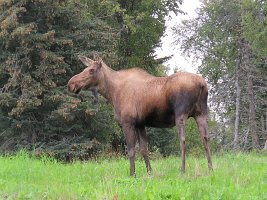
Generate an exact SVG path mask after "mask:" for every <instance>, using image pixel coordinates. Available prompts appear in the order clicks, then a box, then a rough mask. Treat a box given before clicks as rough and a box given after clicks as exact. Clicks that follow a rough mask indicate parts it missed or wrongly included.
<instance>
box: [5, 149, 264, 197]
mask: <svg viewBox="0 0 267 200" xmlns="http://www.w3.org/2000/svg"><path fill="white" fill-rule="evenodd" d="M213 163H214V171H213V172H209V170H208V167H207V162H206V159H205V158H204V157H203V158H195V157H190V156H189V157H188V158H187V171H186V173H185V174H181V173H180V172H179V166H180V159H179V158H177V157H169V158H162V159H156V160H153V161H152V167H153V170H154V172H153V175H147V174H146V169H145V164H144V162H143V161H142V160H141V159H138V160H137V163H136V173H137V177H136V178H132V177H129V163H128V160H127V159H126V158H116V159H115V158H110V159H100V160H99V161H88V162H78V161H77V162H74V163H71V164H62V163H59V162H57V161H55V160H53V159H49V158H42V159H39V160H38V159H33V158H30V157H29V155H28V154H26V153H23V152H22V153H19V154H18V155H16V156H12V157H4V156H2V157H0V199H64V200H65V199H114V200H118V199H131V200H132V199H151V200H152V199H227V200H229V199H242V200H245V199H259V200H262V199H267V155H266V154H256V153H251V154H244V153H237V154H234V153H231V154H221V155H217V156H216V155H215V156H213Z"/></svg>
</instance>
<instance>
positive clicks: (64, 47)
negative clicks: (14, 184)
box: [0, 0, 117, 145]
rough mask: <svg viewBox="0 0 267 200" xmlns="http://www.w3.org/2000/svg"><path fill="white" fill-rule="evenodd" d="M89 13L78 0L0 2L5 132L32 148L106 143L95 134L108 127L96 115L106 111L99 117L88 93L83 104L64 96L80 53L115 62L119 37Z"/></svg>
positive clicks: (78, 66)
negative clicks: (76, 139) (82, 138)
mask: <svg viewBox="0 0 267 200" xmlns="http://www.w3.org/2000/svg"><path fill="white" fill-rule="evenodd" d="M92 2H94V1H92ZM92 9H93V8H92ZM88 12H91V11H90V9H89V8H88V7H85V6H84V5H83V4H82V3H81V2H79V1H74V0H73V1H67V0H66V1H64V0H56V1H55V0H36V1H32V0H14V1H6V0H1V1H0V48H1V55H0V77H1V82H0V88H1V92H0V106H1V115H2V116H1V118H3V119H4V120H5V122H6V123H5V124H6V126H5V127H0V128H2V130H6V131H7V132H9V133H16V134H17V135H18V138H19V140H25V141H27V142H31V143H32V145H33V144H34V145H36V142H37V141H39V140H40V139H42V142H44V141H47V140H53V137H59V138H61V139H62V138H63V137H67V136H68V135H72V136H73V135H82V134H83V135H87V136H90V137H91V139H92V138H97V139H100V140H101V139H102V141H103V140H104V139H105V140H106V138H108V137H104V136H103V135H104V133H105V132H103V135H100V134H99V135H96V134H95V132H94V131H97V130H96V129H98V127H99V123H101V125H102V124H104V123H103V122H101V121H99V120H97V119H98V118H99V117H98V114H99V115H100V113H101V112H104V114H105V113H106V111H103V110H102V109H101V108H98V110H100V112H96V106H94V105H92V103H90V102H92V100H91V97H90V95H89V94H85V95H84V97H83V99H82V100H80V99H77V98H76V97H72V96H70V94H69V93H67V91H66V84H67V81H68V79H69V78H70V77H71V76H72V75H73V74H75V73H78V72H79V71H81V69H82V65H81V64H80V63H79V62H78V61H77V55H78V54H90V52H94V51H97V52H98V53H100V54H102V55H105V57H106V58H107V59H109V58H110V60H111V62H112V59H111V58H113V59H114V54H115V53H114V52H115V50H114V47H115V46H116V45H115V44H116V38H117V37H116V35H117V33H116V32H115V31H114V30H113V29H112V28H111V27H110V26H109V25H108V24H107V23H106V22H105V21H102V20H98V19H94V18H93V17H92V16H90V15H88ZM92 13H93V12H92ZM88 102H89V103H88ZM101 110H102V111H101ZM101 114H102V113H101ZM109 116H110V113H106V114H105V115H104V116H103V118H104V119H105V120H106V118H108V117H109ZM94 120H95V121H96V122H97V123H93V121H94ZM1 124H2V123H1ZM108 126H113V125H112V124H108ZM101 133H102V132H101ZM8 137H10V135H7V137H6V138H8ZM51 138H52V139H51ZM103 138H104V139H103ZM5 141H6V140H2V142H5ZM20 142H21V141H18V140H16V141H15V142H13V143H14V145H16V143H20ZM39 142H40V141H39ZM40 145H41V144H40Z"/></svg>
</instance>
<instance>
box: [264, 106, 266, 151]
mask: <svg viewBox="0 0 267 200" xmlns="http://www.w3.org/2000/svg"><path fill="white" fill-rule="evenodd" d="M265 123H266V125H265V137H266V141H265V145H264V150H267V109H266V118H265Z"/></svg>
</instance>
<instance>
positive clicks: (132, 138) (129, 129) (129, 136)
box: [122, 124, 137, 176]
mask: <svg viewBox="0 0 267 200" xmlns="http://www.w3.org/2000/svg"><path fill="white" fill-rule="evenodd" d="M122 129H123V133H124V135H125V139H126V144H127V152H128V157H129V160H130V176H134V175H135V144H136V139H137V132H136V129H135V127H134V126H133V125H130V124H127V125H122Z"/></svg>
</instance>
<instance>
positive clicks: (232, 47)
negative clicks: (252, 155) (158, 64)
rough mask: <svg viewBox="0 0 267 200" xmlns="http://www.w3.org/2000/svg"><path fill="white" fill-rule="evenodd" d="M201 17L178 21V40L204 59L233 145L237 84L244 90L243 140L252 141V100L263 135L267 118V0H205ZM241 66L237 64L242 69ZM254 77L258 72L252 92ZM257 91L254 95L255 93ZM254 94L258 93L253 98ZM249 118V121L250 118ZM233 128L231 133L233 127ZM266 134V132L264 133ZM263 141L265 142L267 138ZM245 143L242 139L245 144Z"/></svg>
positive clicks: (213, 105) (205, 73)
mask: <svg viewBox="0 0 267 200" xmlns="http://www.w3.org/2000/svg"><path fill="white" fill-rule="evenodd" d="M197 14H198V15H197V17H196V18H193V19H190V20H185V21H183V24H182V25H180V26H176V27H174V29H173V31H174V35H175V37H176V43H177V44H179V45H180V46H181V50H182V51H183V52H184V54H185V55H187V56H190V55H194V56H196V57H197V59H199V60H201V65H200V66H199V68H198V69H199V71H200V73H201V74H203V76H205V78H206V79H207V80H208V83H209V84H211V87H210V90H209V91H210V96H209V100H210V103H211V108H212V110H214V111H215V112H216V118H217V120H218V121H220V123H221V124H222V126H223V127H225V129H228V130H223V129H221V130H220V133H218V135H223V134H225V133H226V132H229V135H231V136H230V137H229V138H227V140H224V139H226V138H224V136H226V137H228V136H229V135H228V134H226V135H224V136H222V137H221V141H222V142H223V141H227V142H226V143H224V145H226V146H228V145H229V143H228V141H229V142H230V143H231V141H233V132H234V128H233V126H234V120H235V111H236V96H237V93H236V91H237V85H236V82H235V81H236V80H238V87H239V88H240V89H241V95H240V105H241V106H240V107H241V110H240V119H237V120H240V132H239V135H238V136H239V137H240V138H242V139H240V142H243V144H245V143H246V142H244V141H247V138H246V134H245V133H246V132H247V131H250V132H251V133H252V132H253V131H252V128H251V127H249V126H251V121H252V120H251V119H252V116H251V115H252V114H251V111H250V110H252V109H251V108H249V107H250V106H251V105H253V106H254V104H255V108H256V109H255V110H256V111H255V112H256V114H255V115H256V120H255V121H257V122H255V124H256V123H257V128H256V129H257V130H256V131H254V133H255V132H258V133H256V134H259V137H260V138H263V137H264V136H263V132H264V131H263V130H260V129H262V128H261V127H260V126H261V125H260V120H261V119H260V117H261V116H262V117H264V118H266V114H265V113H266V101H265V99H266V76H267V74H266V72H267V70H266V60H267V57H266V41H267V40H266V38H267V32H266V27H267V25H266V20H267V17H266V2H265V1H261V0H257V1H253V0H242V1H238V0H233V1H227V0H211V1H205V2H203V3H202V5H201V7H200V8H199V9H198V10H197ZM237 66H238V67H237ZM237 69H238V70H237ZM249 77H253V78H251V79H252V83H251V84H252V85H253V87H252V88H251V89H250V90H251V91H250V94H249V91H248V90H249V89H248V88H249V86H248V85H249V84H248V79H249ZM251 96H253V98H252V97H251ZM252 99H255V101H254V102H253V103H251V101H252ZM248 122H249V123H248ZM230 132H231V133H230ZM262 136H263V137H262ZM262 142H265V140H264V139H263V140H262ZM243 144H242V145H243Z"/></svg>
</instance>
